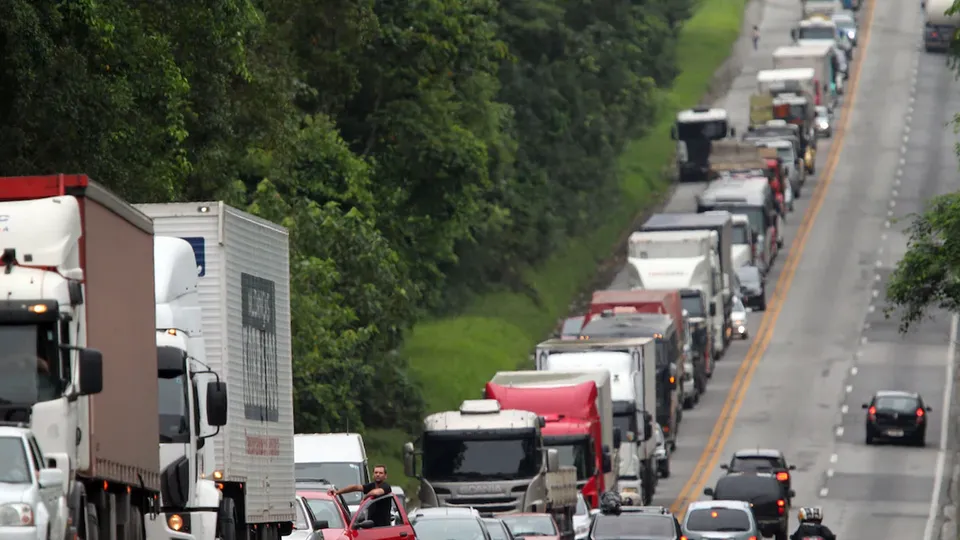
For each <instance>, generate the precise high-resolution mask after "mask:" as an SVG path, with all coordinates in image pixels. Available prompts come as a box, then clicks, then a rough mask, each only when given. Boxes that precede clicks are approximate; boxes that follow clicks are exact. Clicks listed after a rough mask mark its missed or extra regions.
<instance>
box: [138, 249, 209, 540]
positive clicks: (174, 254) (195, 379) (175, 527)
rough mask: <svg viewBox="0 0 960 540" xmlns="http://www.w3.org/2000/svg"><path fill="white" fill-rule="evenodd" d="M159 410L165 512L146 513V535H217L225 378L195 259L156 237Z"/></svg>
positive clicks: (186, 538)
mask: <svg viewBox="0 0 960 540" xmlns="http://www.w3.org/2000/svg"><path fill="white" fill-rule="evenodd" d="M153 261H154V263H153V265H154V280H155V281H154V290H155V295H156V314H157V315H156V318H157V322H156V325H157V332H156V336H157V338H156V339H157V380H158V392H159V402H158V409H159V413H160V467H161V470H162V471H163V476H164V477H167V476H170V477H171V478H177V479H187V481H186V482H179V481H178V482H175V483H171V482H164V483H163V489H162V490H161V494H160V503H161V505H162V507H163V513H164V519H156V520H149V521H147V524H146V525H147V526H146V531H147V540H215V539H216V538H217V521H218V520H217V514H218V510H219V508H220V503H221V500H222V497H221V494H220V490H218V489H217V486H216V482H215V481H214V479H213V475H212V473H213V469H210V470H204V467H203V464H213V463H214V452H213V447H214V445H213V444H205V441H206V440H207V439H210V438H211V437H214V436H216V435H217V434H218V433H219V432H220V429H219V428H220V427H221V426H223V425H225V424H226V422H227V407H228V401H227V388H226V383H224V382H222V381H221V380H220V377H219V376H218V375H217V374H216V373H215V372H214V371H212V370H211V369H210V367H209V366H208V365H207V364H206V363H205V360H206V345H205V342H204V339H203V329H202V325H203V317H202V310H201V309H200V294H199V290H198V287H197V281H198V279H199V278H198V276H197V261H196V258H195V256H194V254H193V248H192V247H191V246H190V244H189V243H187V241H186V240H183V239H180V238H173V237H169V236H156V237H154V239H153Z"/></svg>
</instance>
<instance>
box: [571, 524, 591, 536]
mask: <svg viewBox="0 0 960 540" xmlns="http://www.w3.org/2000/svg"><path fill="white" fill-rule="evenodd" d="M589 532H590V527H589V526H588V525H579V526H578V527H577V528H576V529H575V530H574V534H576V535H577V536H578V537H579V536H586V535H587V534H588V533H589Z"/></svg>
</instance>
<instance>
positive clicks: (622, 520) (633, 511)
mask: <svg viewBox="0 0 960 540" xmlns="http://www.w3.org/2000/svg"><path fill="white" fill-rule="evenodd" d="M621 512H622V513H621V514H620V515H619V516H617V515H607V514H598V515H597V517H595V518H594V520H593V524H592V525H591V526H590V536H589V540H633V539H636V540H640V539H643V540H646V539H647V538H657V539H658V540H659V539H663V540H680V539H681V538H683V530H682V529H681V528H680V522H679V521H677V518H676V516H674V515H673V514H671V513H670V511H669V510H667V509H666V508H664V507H662V506H624V507H622V508H621Z"/></svg>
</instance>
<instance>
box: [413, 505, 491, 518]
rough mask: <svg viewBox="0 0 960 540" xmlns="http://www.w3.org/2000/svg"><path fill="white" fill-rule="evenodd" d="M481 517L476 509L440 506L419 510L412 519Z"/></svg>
mask: <svg viewBox="0 0 960 540" xmlns="http://www.w3.org/2000/svg"><path fill="white" fill-rule="evenodd" d="M467 516H473V517H480V512H479V511H478V510H477V509H476V508H469V507H457V506H439V507H434V508H419V509H417V511H416V512H414V513H413V515H412V516H410V517H411V519H418V518H431V519H434V518H455V517H467Z"/></svg>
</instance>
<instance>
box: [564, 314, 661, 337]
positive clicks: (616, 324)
mask: <svg viewBox="0 0 960 540" xmlns="http://www.w3.org/2000/svg"><path fill="white" fill-rule="evenodd" d="M673 330H674V324H673V318H672V317H670V316H669V315H658V314H656V313H625V314H611V315H609V316H601V317H597V318H595V319H593V320H592V321H590V322H589V323H587V325H586V326H584V327H583V330H581V331H580V335H582V336H586V337H587V338H588V339H589V338H592V337H594V336H595V337H618V336H625V337H632V336H634V335H640V336H642V337H655V336H656V335H666V334H669V333H671V332H673Z"/></svg>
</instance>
